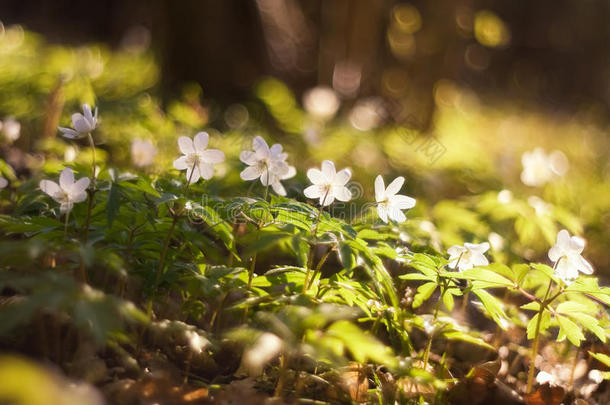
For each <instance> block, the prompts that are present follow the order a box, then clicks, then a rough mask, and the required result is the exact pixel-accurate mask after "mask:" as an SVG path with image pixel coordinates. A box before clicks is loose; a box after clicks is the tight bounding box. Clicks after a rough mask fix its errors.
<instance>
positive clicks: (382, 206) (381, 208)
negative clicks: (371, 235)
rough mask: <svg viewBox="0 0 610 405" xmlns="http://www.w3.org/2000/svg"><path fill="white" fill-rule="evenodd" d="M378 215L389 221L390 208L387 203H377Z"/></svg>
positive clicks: (384, 220) (386, 221)
mask: <svg viewBox="0 0 610 405" xmlns="http://www.w3.org/2000/svg"><path fill="white" fill-rule="evenodd" d="M377 215H379V218H381V220H382V221H383V222H385V223H386V224H387V223H388V210H387V208H386V205H385V204H377Z"/></svg>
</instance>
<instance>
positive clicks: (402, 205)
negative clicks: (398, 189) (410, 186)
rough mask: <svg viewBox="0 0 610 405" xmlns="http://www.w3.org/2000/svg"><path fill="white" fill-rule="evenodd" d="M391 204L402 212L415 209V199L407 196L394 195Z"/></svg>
mask: <svg viewBox="0 0 610 405" xmlns="http://www.w3.org/2000/svg"><path fill="white" fill-rule="evenodd" d="M389 201H390V204H391V205H394V206H396V207H398V208H399V209H401V210H406V209H409V208H413V207H415V198H411V197H408V196H406V195H400V194H397V195H394V196H392V197H390V199H389Z"/></svg>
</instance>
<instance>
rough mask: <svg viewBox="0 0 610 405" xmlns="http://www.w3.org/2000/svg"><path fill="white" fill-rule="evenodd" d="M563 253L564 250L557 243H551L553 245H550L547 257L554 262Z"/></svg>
mask: <svg viewBox="0 0 610 405" xmlns="http://www.w3.org/2000/svg"><path fill="white" fill-rule="evenodd" d="M563 255H564V251H563V249H562V248H561V247H560V246H557V245H553V247H551V248H550V249H549V259H550V260H551V261H552V262H553V263H554V262H556V261H557V260H559V259H560V258H561V256H563Z"/></svg>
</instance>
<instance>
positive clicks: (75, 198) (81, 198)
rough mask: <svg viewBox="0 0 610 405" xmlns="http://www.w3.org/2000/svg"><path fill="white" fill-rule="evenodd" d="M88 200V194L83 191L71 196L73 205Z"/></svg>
mask: <svg viewBox="0 0 610 405" xmlns="http://www.w3.org/2000/svg"><path fill="white" fill-rule="evenodd" d="M81 180H89V179H87V178H84V179H81ZM86 199H87V193H85V192H83V191H81V192H80V193H74V194H70V202H73V203H79V202H83V201H85V200H86Z"/></svg>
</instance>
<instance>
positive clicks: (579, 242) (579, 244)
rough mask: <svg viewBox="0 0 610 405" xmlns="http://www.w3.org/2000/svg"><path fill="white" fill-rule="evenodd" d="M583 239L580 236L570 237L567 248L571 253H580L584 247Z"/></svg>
mask: <svg viewBox="0 0 610 405" xmlns="http://www.w3.org/2000/svg"><path fill="white" fill-rule="evenodd" d="M585 244H586V242H585V240H584V239H583V238H581V237H580V236H572V237H571V238H570V243H569V249H570V251H571V252H572V253H576V254H580V253H582V251H583V250H584V249H585Z"/></svg>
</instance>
